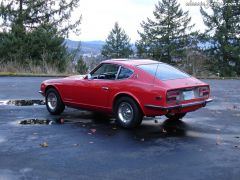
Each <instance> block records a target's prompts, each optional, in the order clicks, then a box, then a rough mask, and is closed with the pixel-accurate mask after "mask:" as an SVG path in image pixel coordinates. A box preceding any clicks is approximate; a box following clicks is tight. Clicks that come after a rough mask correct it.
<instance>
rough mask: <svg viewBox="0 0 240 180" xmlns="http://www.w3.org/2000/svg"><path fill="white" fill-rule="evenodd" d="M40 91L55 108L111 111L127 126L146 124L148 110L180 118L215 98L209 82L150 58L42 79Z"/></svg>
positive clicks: (50, 107) (55, 111)
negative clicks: (211, 93)
mask: <svg viewBox="0 0 240 180" xmlns="http://www.w3.org/2000/svg"><path fill="white" fill-rule="evenodd" d="M40 93H41V94H42V95H43V96H45V98H46V106H47V109H48V111H49V112H50V113H51V114H54V115H56V114H60V113H62V112H63V111H64V108H65V106H70V107H73V108H80V109H86V110H93V111H100V112H104V113H111V114H113V115H114V116H115V117H116V121H117V123H119V125H121V126H123V127H126V128H133V127H136V126H138V125H140V124H141V122H142V119H143V117H144V116H161V115H166V116H167V117H168V118H172V119H180V118H182V117H183V116H185V114H186V113H188V112H191V111H195V110H197V109H199V108H201V107H204V106H205V105H206V104H207V103H208V102H211V101H212V99H210V98H209V97H210V88H209V85H208V84H206V83H204V82H202V81H200V80H198V79H196V78H194V77H192V76H190V75H188V74H186V73H184V72H182V71H180V70H178V69H176V68H174V67H173V66H170V65H168V64H165V63H162V62H158V61H153V60H146V59H139V60H128V59H117V60H107V61H103V62H102V63H100V64H99V65H98V66H97V67H96V68H95V69H93V70H92V71H91V72H90V73H89V74H88V75H86V76H85V77H81V76H71V77H67V78H63V79H53V80H47V81H44V82H42V84H41V91H40Z"/></svg>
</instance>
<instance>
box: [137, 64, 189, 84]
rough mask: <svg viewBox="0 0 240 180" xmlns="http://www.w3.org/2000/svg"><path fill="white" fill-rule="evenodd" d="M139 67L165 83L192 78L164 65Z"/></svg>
mask: <svg viewBox="0 0 240 180" xmlns="http://www.w3.org/2000/svg"><path fill="white" fill-rule="evenodd" d="M137 67H139V68H140V69H142V70H144V71H145V72H148V73H150V74H151V75H153V76H156V78H158V79H160V80H163V81H165V80H173V79H183V78H188V77H190V75H188V74H186V73H184V72H182V71H180V70H178V69H177V68H175V67H173V66H170V65H167V64H164V63H155V64H144V65H139V66H137Z"/></svg>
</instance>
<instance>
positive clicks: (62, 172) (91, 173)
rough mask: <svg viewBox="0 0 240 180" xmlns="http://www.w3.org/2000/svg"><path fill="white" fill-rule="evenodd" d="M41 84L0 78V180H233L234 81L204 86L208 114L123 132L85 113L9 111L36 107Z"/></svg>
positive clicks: (237, 126)
mask: <svg viewBox="0 0 240 180" xmlns="http://www.w3.org/2000/svg"><path fill="white" fill-rule="evenodd" d="M44 79H48V78H46V77H45V78H37V77H34V78H33V77H29V78H28V77H0V180H2V179H3V180H5V179H6V180H8V179H10V180H12V179H104V180H106V179H119V180H122V179H139V180H141V179H143V180H145V179H169V180H178V179H179V180H188V179H189V180H192V179H194V180H206V179H207V180H212V179H214V180H215V179H216V180H226V179H228V180H239V178H240V169H239V167H240V158H239V157H240V94H239V90H240V81H239V80H203V81H205V82H207V83H209V84H210V85H211V89H212V97H213V99H214V102H212V103H210V104H208V106H207V107H205V108H202V109H200V110H198V111H195V112H192V113H189V114H187V115H186V117H184V118H183V119H182V120H181V121H178V122H173V121H172V120H170V119H167V118H165V117H156V118H145V120H144V121H143V124H142V125H141V126H140V127H138V128H136V129H133V130H126V129H123V128H120V127H119V126H117V125H116V124H115V122H114V119H111V118H106V117H104V116H103V117H102V116H99V115H96V114H95V113H92V112H87V111H82V110H76V109H71V108H67V109H66V110H65V112H64V113H63V114H62V115H61V116H52V115H49V113H48V112H47V110H46V107H45V106H44V105H39V104H41V103H37V101H36V102H35V103H32V104H31V103H28V104H25V105H26V106H21V103H15V104H14V101H13V100H43V98H42V97H41V96H40V95H39V94H38V93H37V92H38V90H39V85H40V83H41V81H43V80H44ZM9 100H12V101H11V103H9V102H10V101H9ZM22 105H23V104H22Z"/></svg>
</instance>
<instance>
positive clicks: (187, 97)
mask: <svg viewBox="0 0 240 180" xmlns="http://www.w3.org/2000/svg"><path fill="white" fill-rule="evenodd" d="M194 98H195V96H194V92H193V90H191V91H183V100H191V99H194Z"/></svg>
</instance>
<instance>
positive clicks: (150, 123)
mask: <svg viewBox="0 0 240 180" xmlns="http://www.w3.org/2000/svg"><path fill="white" fill-rule="evenodd" d="M61 119H63V121H64V124H74V125H77V126H79V127H83V128H95V129H97V130H98V133H101V132H102V133H104V134H106V133H109V134H113V130H115V131H114V133H119V132H121V133H123V132H127V133H128V134H129V133H130V134H132V135H133V136H134V137H137V138H145V139H156V138H165V137H184V136H186V132H187V130H188V129H189V128H188V126H187V124H186V123H185V122H184V121H182V120H173V119H165V120H159V119H157V118H145V119H144V120H143V122H142V124H141V125H140V126H138V127H137V128H134V129H124V128H122V127H120V126H118V125H117V123H116V122H115V119H114V118H113V117H111V116H107V115H104V114H101V113H93V112H88V111H82V112H79V111H75V112H71V113H64V114H63V115H62V116H61V117H58V118H55V121H56V122H58V123H61ZM116 130H117V131H116Z"/></svg>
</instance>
